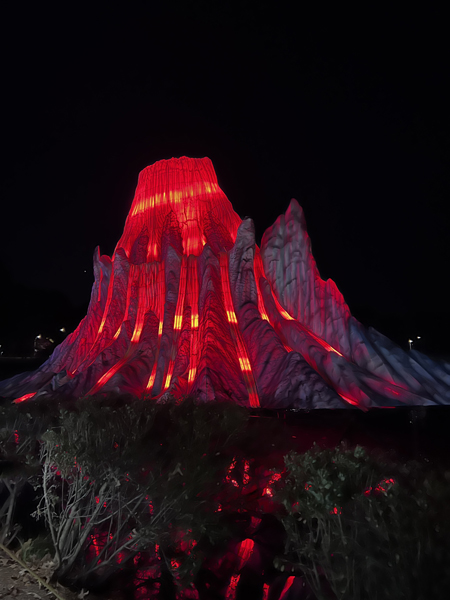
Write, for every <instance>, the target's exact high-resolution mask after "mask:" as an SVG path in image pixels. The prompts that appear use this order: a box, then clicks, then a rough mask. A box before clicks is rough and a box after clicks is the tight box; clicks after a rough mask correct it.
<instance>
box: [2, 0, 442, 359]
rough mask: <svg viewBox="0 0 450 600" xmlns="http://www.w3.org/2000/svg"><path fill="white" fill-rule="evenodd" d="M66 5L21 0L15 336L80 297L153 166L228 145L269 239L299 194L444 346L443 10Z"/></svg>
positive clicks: (12, 247)
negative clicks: (96, 254)
mask: <svg viewBox="0 0 450 600" xmlns="http://www.w3.org/2000/svg"><path fill="white" fill-rule="evenodd" d="M94 4H95V3H94ZM131 5H132V8H130V6H131ZM60 6H61V7H62V8H60V9H59V12H54V11H50V10H47V12H46V9H45V7H43V6H42V4H39V5H38V4H36V5H35V7H34V8H33V9H29V8H25V5H20V6H19V7H18V8H17V10H16V11H14V9H7V10H5V9H3V10H4V12H3V16H2V23H3V25H2V30H3V31H2V40H3V41H2V45H3V48H2V62H3V68H2V74H1V80H2V83H3V85H2V88H3V92H2V97H3V101H4V102H3V109H2V113H1V114H2V136H1V139H2V146H3V159H2V174H1V190H2V199H1V213H0V223H1V234H0V251H1V255H0V265H1V266H0V269H1V280H0V286H1V287H0V291H1V298H2V300H1V302H2V306H1V308H2V311H1V312H2V321H1V322H0V338H1V337H2V335H3V337H5V338H8V336H9V337H11V335H12V333H11V332H13V331H18V329H20V332H21V333H20V335H23V336H30V339H31V337H33V336H34V335H37V333H39V331H38V330H39V329H41V327H44V326H45V327H47V326H48V327H51V326H55V324H56V321H58V323H59V322H61V321H63V320H66V321H68V322H69V323H70V322H71V319H72V320H74V319H75V317H76V318H78V315H80V316H82V315H83V314H84V313H85V309H86V307H87V303H88V301H89V296H90V288H91V285H92V281H93V274H92V253H93V251H94V248H95V246H96V245H100V248H101V251H102V253H107V254H111V253H112V252H113V250H114V246H115V243H116V242H117V240H118V239H119V237H120V235H121V233H122V230H123V225H124V221H125V218H126V215H127V213H128V210H129V207H130V204H131V201H132V197H133V193H134V188H135V186H136V182H137V176H138V173H139V171H140V170H141V169H143V168H144V167H145V166H147V165H149V164H151V163H153V162H155V161H156V160H159V159H162V158H170V157H172V156H182V155H187V156H194V157H202V156H209V157H210V158H211V159H212V161H213V163H214V166H215V169H216V172H217V175H218V179H219V184H220V185H221V187H222V189H223V190H224V191H225V193H226V194H227V196H228V198H229V199H230V201H231V202H232V204H233V206H234V208H235V210H236V211H237V212H238V214H239V215H240V216H241V217H244V216H251V217H252V218H253V219H254V221H255V225H256V230H257V238H258V241H259V240H260V238H261V236H262V234H263V232H264V230H265V229H266V228H267V227H268V226H269V225H271V224H272V223H273V221H274V220H275V219H276V218H277V216H278V215H279V214H280V213H282V212H284V211H285V210H286V208H287V206H288V203H289V200H290V198H292V197H295V198H297V200H298V201H299V202H300V204H301V205H302V206H303V208H304V211H305V214H306V219H307V224H308V230H309V234H310V236H311V238H312V243H313V251H314V255H315V257H316V260H317V263H318V267H319V269H320V272H321V274H322V277H323V278H325V279H326V278H328V277H331V278H332V279H334V280H335V282H336V283H337V285H338V287H339V289H340V290H341V291H342V293H343V294H344V297H345V298H346V300H347V302H348V304H349V306H350V308H351V309H352V311H353V312H354V314H355V315H356V316H357V317H359V318H360V319H361V320H363V322H364V323H365V324H367V325H371V324H372V325H375V326H376V327H378V328H379V329H380V330H381V331H382V332H383V333H385V334H387V335H389V336H390V337H393V338H394V339H396V341H398V342H399V343H402V344H403V345H405V344H406V339H407V336H409V335H414V336H415V335H422V336H423V337H424V338H425V339H428V345H426V342H425V340H424V342H423V344H424V348H425V349H427V350H429V351H436V352H438V351H439V352H442V351H445V348H446V346H447V344H446V343H445V338H446V337H447V338H449V334H450V331H449V319H448V316H447V305H448V301H447V287H448V283H447V271H448V264H449V258H450V251H449V243H448V235H447V232H448V219H447V212H448V210H447V204H448V199H449V192H450V177H449V168H448V165H449V154H450V152H449V133H450V127H449V124H450V120H449V116H448V112H449V106H450V102H449V100H450V98H449V93H448V61H449V50H448V36H447V32H446V20H445V17H444V14H443V13H442V14H440V13H439V11H438V10H437V9H433V8H426V9H425V8H424V7H422V8H421V9H420V12H419V11H417V12H413V9H412V8H411V6H410V7H408V9H407V10H406V9H405V10H403V9H400V7H399V8H392V7H390V8H389V9H387V8H386V9H383V8H381V7H380V5H375V4H373V5H372V7H370V6H368V5H366V4H364V6H363V8H361V9H359V12H355V11H354V9H352V11H350V10H349V11H348V12H345V9H343V8H342V7H341V6H339V7H338V8H337V9H334V11H333V13H330V12H329V7H328V6H327V4H323V5H321V6H319V5H317V8H316V9H314V11H312V10H303V9H301V10H300V13H298V8H299V3H289V2H288V3H278V2H272V3H264V2H240V3H238V4H236V5H233V4H231V3H225V2H220V3H219V2H211V1H205V2H203V1H197V2H189V1H186V2H179V3H177V2H142V3H121V4H115V3H110V4H109V5H105V6H103V7H102V8H98V7H97V8H96V7H95V6H94V7H90V8H88V9H87V8H86V9H83V8H82V7H80V6H79V5H77V4H72V5H71V8H67V7H65V6H64V5H63V4H61V5H60ZM300 6H301V5H300ZM85 271H86V273H85ZM74 315H75V316H74ZM75 320H76V319H75ZM16 324H17V328H18V329H16ZM19 324H21V325H20V327H19ZM64 324H65V323H64ZM31 330H33V331H31ZM28 332H30V333H28ZM18 335H19V334H18ZM0 342H1V340H0Z"/></svg>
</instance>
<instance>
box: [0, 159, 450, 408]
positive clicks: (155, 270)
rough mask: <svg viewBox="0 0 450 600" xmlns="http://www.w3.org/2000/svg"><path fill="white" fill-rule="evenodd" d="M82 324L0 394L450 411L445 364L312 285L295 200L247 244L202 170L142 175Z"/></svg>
mask: <svg viewBox="0 0 450 600" xmlns="http://www.w3.org/2000/svg"><path fill="white" fill-rule="evenodd" d="M94 278H95V279H94V284H93V287H92V293H91V300H90V304H89V308H88V312H87V315H86V317H85V318H84V319H83V320H82V321H81V323H80V324H79V326H78V328H77V329H76V330H75V331H74V332H73V333H72V334H70V335H69V336H68V337H67V338H66V340H65V341H64V342H63V343H62V344H61V345H60V346H58V347H57V348H56V349H55V351H54V353H53V355H52V356H51V357H50V358H49V360H48V361H47V362H46V363H45V364H44V365H42V367H41V368H40V369H38V370H37V371H36V372H34V373H31V374H28V373H26V374H23V375H18V376H16V377H13V378H12V379H10V380H7V381H4V382H0V395H1V396H4V397H6V398H10V399H11V400H15V401H16V402H20V401H25V400H31V399H33V398H38V397H42V396H44V397H51V396H61V397H71V398H78V397H80V396H85V395H92V394H97V393H104V392H111V391H118V392H122V393H127V394H128V393H129V394H133V395H135V396H137V397H146V398H149V399H152V398H159V397H161V396H163V395H165V394H167V393H168V392H169V393H172V394H174V395H175V396H176V397H182V396H184V395H186V394H190V393H192V394H195V395H197V396H198V397H199V398H201V399H202V400H204V401H208V400H211V399H213V398H222V399H229V400H232V401H234V402H238V403H239V404H242V405H244V406H250V407H254V408H257V407H262V408H274V409H276V408H288V407H292V408H299V409H300V408H303V409H313V408H344V407H352V406H356V407H359V408H361V409H367V408H370V407H373V406H399V405H402V404H408V405H428V404H448V403H450V365H448V364H445V363H437V362H435V361H433V360H431V359H430V358H428V357H426V356H424V355H422V354H420V353H418V352H416V351H412V352H404V351H403V350H402V349H400V348H399V347H398V346H396V345H395V344H393V343H392V342H391V341H390V340H389V339H387V338H386V337H384V336H383V335H381V334H380V333H378V332H377V331H375V330H373V329H371V328H369V329H366V328H365V327H364V326H363V325H361V323H359V322H358V321H356V319H354V318H353V317H352V315H351V313H350V310H349V308H348V306H347V304H346V303H345V301H344V298H343V296H342V294H341V293H340V292H339V290H338V289H337V287H336V285H335V284H334V282H333V281H331V280H328V281H326V282H325V281H323V280H322V279H321V278H320V275H319V272H318V270H317V266H316V263H315V260H314V257H313V255H312V252H311V243H310V240H309V236H308V234H307V231H306V224H305V219H304V215H303V211H302V209H301V208H300V206H299V205H298V203H297V202H296V201H295V200H292V202H291V204H290V206H289V208H288V210H287V211H286V214H285V215H282V216H280V217H279V218H278V219H277V221H276V222H275V223H274V225H273V226H272V227H270V228H269V229H268V230H267V231H266V233H265V234H264V236H263V239H262V245H261V249H259V248H258V247H257V246H256V244H255V234H254V226H253V222H252V221H251V219H245V220H244V221H241V219H239V217H238V216H237V215H236V213H235V212H234V211H233V209H232V207H231V204H230V203H229V201H228V200H227V198H226V197H225V195H224V194H223V192H222V191H221V190H220V188H219V186H218V184H217V178H216V176H215V173H214V169H213V168H212V165H211V162H210V161H209V159H188V158H181V159H171V160H170V161H160V162H158V163H155V165H152V166H151V167H148V168H147V169H145V170H144V171H143V172H142V173H141V174H140V177H139V182H138V186H137V189H136V195H135V199H134V201H133V204H132V207H131V209H130V213H129V215H128V218H127V221H126V224H125V229H124V233H123V235H122V237H121V239H120V240H119V243H118V244H117V247H116V250H115V252H114V255H113V257H112V259H110V258H109V257H107V256H100V252H99V251H98V249H97V250H96V251H95V253H94Z"/></svg>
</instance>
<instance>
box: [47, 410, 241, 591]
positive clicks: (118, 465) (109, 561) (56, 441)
mask: <svg viewBox="0 0 450 600" xmlns="http://www.w3.org/2000/svg"><path fill="white" fill-rule="evenodd" d="M246 418H247V414H246V412H245V411H244V410H243V409H240V408H239V407H231V406H227V407H225V406H220V405H219V406H218V405H214V404H200V403H196V402H195V401H193V400H192V399H186V400H185V401H184V402H183V403H181V404H179V405H177V404H175V403H174V402H170V403H168V404H165V405H157V404H155V403H148V402H142V403H137V404H134V405H124V406H121V407H118V408H111V407H108V406H104V405H103V406H102V405H96V404H93V403H92V402H90V403H89V404H88V405H86V407H84V410H83V411H82V412H80V413H74V412H70V413H69V412H63V413H62V415H61V423H60V427H59V428H58V429H56V430H55V429H54V430H51V431H49V432H47V433H46V434H45V435H44V436H43V444H42V449H41V462H42V465H43V480H42V499H41V502H40V505H39V508H38V511H37V514H38V515H39V516H42V517H44V518H45V521H46V524H47V526H48V528H49V530H50V532H51V536H52V540H53V544H54V547H55V555H56V575H57V577H58V579H59V580H61V581H64V582H66V583H70V584H75V585H77V586H82V585H84V586H86V585H89V582H92V581H93V580H94V576H95V579H96V580H97V581H102V580H105V579H108V578H109V577H110V576H111V575H112V574H114V572H115V571H117V569H118V564H120V565H121V567H122V568H123V567H124V566H125V565H126V564H127V563H130V562H131V561H133V560H134V559H136V558H137V557H138V555H140V553H143V552H146V553H147V555H148V557H147V559H148V560H147V562H150V564H151V565H153V567H154V570H155V572H158V571H160V570H161V569H162V570H164V569H167V570H171V571H172V570H173V569H174V568H175V569H176V571H177V575H184V576H187V578H188V579H189V575H191V577H192V576H193V574H194V573H195V572H196V570H197V569H198V568H199V566H200V564H201V560H202V551H201V547H202V544H199V542H202V541H204V538H207V539H208V540H210V541H211V542H212V543H215V542H217V541H218V540H219V539H220V538H221V537H224V536H225V534H226V531H225V530H224V528H223V525H222V520H223V519H222V518H221V515H220V514H219V513H218V512H216V510H215V509H216V508H217V506H218V495H219V490H218V485H219V482H220V481H221V480H222V479H223V478H224V477H225V475H226V469H227V467H228V466H229V463H230V460H231V458H230V453H231V452H232V450H231V448H232V446H233V443H234V442H235V441H236V439H237V437H238V435H239V434H240V433H241V431H242V428H243V426H244V425H245V421H246ZM203 545H204V543H203ZM196 546H198V547H197V548H196Z"/></svg>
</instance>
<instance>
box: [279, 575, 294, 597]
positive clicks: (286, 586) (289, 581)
mask: <svg viewBox="0 0 450 600" xmlns="http://www.w3.org/2000/svg"><path fill="white" fill-rule="evenodd" d="M294 581H295V577H294V575H291V576H290V577H288V578H287V580H286V583H285V584H284V588H283V591H282V592H281V594H280V599H279V600H283V598H284V597H285V596H287V593H288V591H289V589H290V587H291V586H292V584H293V583H294Z"/></svg>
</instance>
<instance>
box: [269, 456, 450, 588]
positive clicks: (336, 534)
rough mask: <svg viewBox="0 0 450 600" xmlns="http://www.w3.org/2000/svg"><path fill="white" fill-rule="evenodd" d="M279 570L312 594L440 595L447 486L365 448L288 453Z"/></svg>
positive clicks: (448, 540) (449, 554)
mask: <svg viewBox="0 0 450 600" xmlns="http://www.w3.org/2000/svg"><path fill="white" fill-rule="evenodd" d="M285 465H286V479H285V481H284V483H283V485H282V486H280V489H279V491H278V499H279V500H280V501H281V502H282V503H283V505H284V507H285V509H286V515H285V516H284V517H283V518H282V521H283V524H284V526H285V529H286V532H287V541H286V553H285V555H284V556H283V557H282V558H281V559H280V560H279V564H280V565H281V564H283V565H284V568H287V569H294V570H295V571H297V572H299V573H303V574H304V575H305V577H306V578H307V580H308V582H309V584H310V585H311V587H312V588H313V590H314V592H315V594H316V595H317V598H319V599H325V598H330V597H331V598H337V599H339V600H347V599H348V600H350V599H351V600H366V599H370V600H388V599H390V600H398V599H399V598H405V599H406V598H408V599H409V598H411V599H412V598H416V599H423V600H428V599H429V598H442V597H445V596H443V595H442V594H443V590H446V592H447V593H448V592H449V591H450V579H449V578H450V574H449V571H448V563H449V560H450V520H449V519H448V506H449V501H450V487H449V485H448V483H449V482H448V481H447V480H446V478H445V475H442V474H439V473H437V472H436V471H432V472H429V473H427V472H426V470H425V469H424V468H423V465H419V464H418V463H414V462H408V463H406V464H403V465H402V464H398V463H394V462H392V461H390V460H388V459H387V458H386V457H383V456H381V455H378V456H377V455H374V454H371V455H369V454H368V453H367V452H366V451H365V450H364V449H363V448H361V447H359V446H357V447H356V448H355V449H353V450H352V449H347V448H345V447H343V446H341V447H339V448H336V449H334V450H321V449H319V448H318V447H314V448H313V449H312V450H311V451H309V452H306V453H305V454H302V455H300V454H296V453H294V452H292V453H290V454H289V455H287V456H286V457H285Z"/></svg>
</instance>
